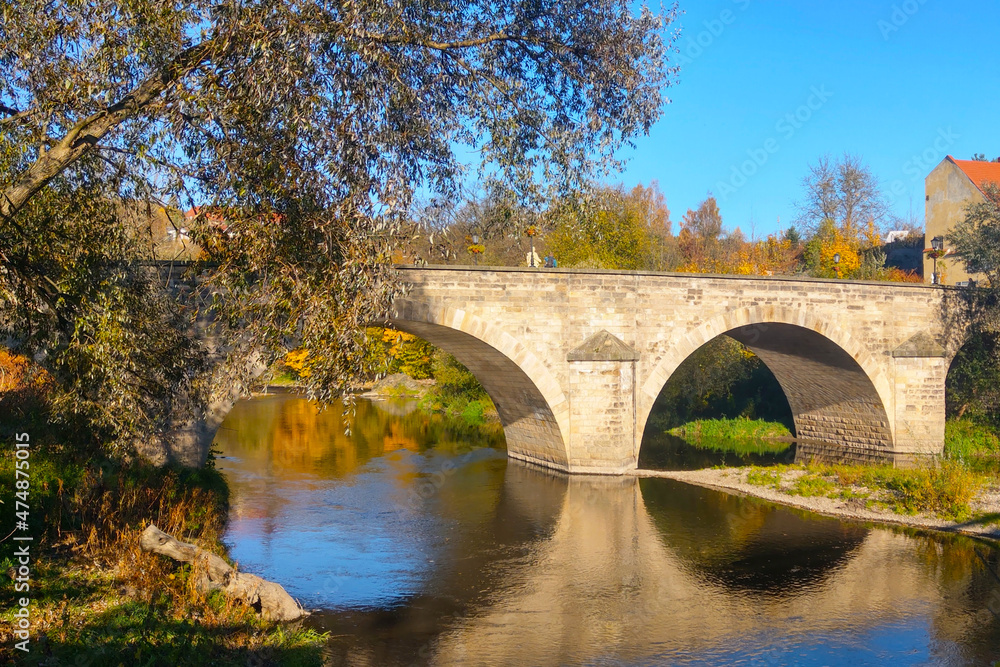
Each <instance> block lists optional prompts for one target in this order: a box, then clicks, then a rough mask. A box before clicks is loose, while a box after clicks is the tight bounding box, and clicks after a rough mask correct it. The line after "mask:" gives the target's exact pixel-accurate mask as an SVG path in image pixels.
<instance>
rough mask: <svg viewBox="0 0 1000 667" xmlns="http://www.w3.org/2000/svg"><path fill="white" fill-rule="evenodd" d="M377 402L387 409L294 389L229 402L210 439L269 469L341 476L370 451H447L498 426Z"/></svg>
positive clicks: (494, 441) (485, 438) (494, 440)
mask: <svg viewBox="0 0 1000 667" xmlns="http://www.w3.org/2000/svg"><path fill="white" fill-rule="evenodd" d="M385 407H388V408H389V409H388V410H385V409H382V408H381V407H379V404H375V403H372V402H370V401H366V400H357V401H356V402H355V404H354V407H353V410H352V411H349V412H347V414H345V411H344V407H343V405H342V404H341V403H339V402H337V403H334V404H333V405H331V406H330V407H329V408H327V409H325V410H320V409H319V408H318V407H317V405H316V404H315V403H312V402H310V401H307V400H306V399H304V398H301V397H298V396H294V395H280V394H279V395H275V396H264V397H259V398H256V399H252V400H248V401H241V402H239V403H237V404H236V406H235V407H234V408H233V410H232V412H231V413H230V414H229V416H228V417H227V419H226V421H225V423H224V424H223V425H222V428H221V429H220V430H219V435H218V437H217V440H216V444H217V445H218V446H220V447H221V449H222V451H223V453H224V454H232V455H235V456H239V457H241V458H246V459H253V460H259V462H260V464H261V465H264V464H265V463H267V464H269V465H270V466H273V474H277V475H282V474H291V473H306V474H318V475H320V476H322V477H343V476H345V475H348V474H351V473H353V472H354V471H355V470H357V469H358V468H359V467H360V466H362V465H364V464H365V463H367V462H369V461H370V460H372V459H373V458H376V457H379V456H382V455H384V454H389V453H392V452H396V451H400V450H407V451H410V452H424V451H427V450H428V449H434V450H439V451H445V452H449V453H454V452H456V451H466V450H469V449H472V448H474V447H482V446H492V447H496V446H499V445H500V443H501V442H502V438H503V432H502V429H501V428H500V427H499V425H495V424H486V425H482V426H468V425H464V424H458V423H455V422H454V420H450V419H448V418H446V417H444V416H443V415H428V414H424V413H421V412H419V411H409V412H407V413H405V414H398V413H400V412H401V411H399V410H393V409H392V404H391V403H390V404H387V405H386V406H385ZM394 412H395V413H397V414H393V413H394ZM348 431H349V432H350V435H348Z"/></svg>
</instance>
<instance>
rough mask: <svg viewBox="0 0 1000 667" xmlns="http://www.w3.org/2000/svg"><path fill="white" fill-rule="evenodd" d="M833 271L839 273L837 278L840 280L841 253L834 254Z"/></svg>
mask: <svg viewBox="0 0 1000 667" xmlns="http://www.w3.org/2000/svg"><path fill="white" fill-rule="evenodd" d="M833 270H834V271H836V272H837V278H840V253H839V252H835V253H833Z"/></svg>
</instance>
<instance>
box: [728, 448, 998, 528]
mask: <svg viewBox="0 0 1000 667" xmlns="http://www.w3.org/2000/svg"><path fill="white" fill-rule="evenodd" d="M790 470H803V471H804V472H805V474H803V475H802V476H800V477H798V478H797V479H796V480H794V481H793V482H791V483H790V484H789V488H788V489H786V490H785V492H786V493H788V494H790V495H799V496H806V497H815V496H827V497H835V498H841V499H844V500H849V499H852V498H862V499H866V500H868V501H870V502H871V503H873V504H875V505H878V506H881V507H885V508H887V509H890V510H892V511H894V512H896V513H897V514H909V515H912V514H918V513H928V514H932V515H936V516H939V517H941V518H944V519H949V520H953V521H965V520H968V519H969V518H971V517H972V509H971V505H970V504H971V502H972V500H973V499H974V498H975V497H976V495H977V494H978V493H979V492H980V491H981V490H982V489H983V487H984V486H985V484H986V482H987V480H986V478H985V477H984V476H983V475H981V474H978V473H976V472H974V471H972V470H970V469H969V468H968V467H966V466H964V465H963V464H962V463H961V462H958V461H951V460H945V461H942V462H941V463H940V464H939V465H936V466H927V467H920V468H909V469H907V468H893V467H891V466H862V465H817V464H812V465H809V466H775V467H773V468H757V467H752V468H750V469H749V471H748V473H747V483H748V484H753V485H756V486H766V487H770V488H773V489H782V478H783V473H785V472H787V471H790Z"/></svg>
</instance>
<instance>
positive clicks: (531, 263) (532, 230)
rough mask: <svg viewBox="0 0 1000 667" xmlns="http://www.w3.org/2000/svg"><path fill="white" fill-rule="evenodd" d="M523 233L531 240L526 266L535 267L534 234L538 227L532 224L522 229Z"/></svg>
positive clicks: (536, 232)
mask: <svg viewBox="0 0 1000 667" xmlns="http://www.w3.org/2000/svg"><path fill="white" fill-rule="evenodd" d="M524 233H525V234H527V235H528V238H529V239H530V240H531V254H529V255H528V266H530V267H531V268H535V235H536V234H538V228H537V227H535V226H534V225H532V226H530V227H528V228H527V229H526V230H524Z"/></svg>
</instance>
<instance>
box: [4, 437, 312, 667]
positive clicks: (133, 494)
mask: <svg viewBox="0 0 1000 667" xmlns="http://www.w3.org/2000/svg"><path fill="white" fill-rule="evenodd" d="M14 466H15V462H14V459H13V456H11V452H10V451H9V450H8V451H6V452H5V454H4V456H3V457H2V458H0V479H3V480H13V479H14V474H15V473H14ZM29 470H30V475H31V477H30V481H31V487H30V495H29V499H30V507H31V518H30V532H31V535H32V536H33V537H34V538H35V540H34V542H33V543H32V563H31V568H32V572H31V581H30V585H31V589H30V593H29V595H30V598H31V605H30V613H31V630H30V631H31V644H30V648H31V652H30V653H27V654H23V653H21V652H20V651H16V650H15V649H14V641H15V640H14V639H13V638H12V637H11V636H10V635H9V634H8V633H4V639H3V646H2V647H0V650H2V652H3V653H4V654H6V655H7V656H12V657H15V658H16V659H17V660H18V664H27V665H35V664H37V665H42V664H44V665H95V666H96V665H118V664H126V665H127V664H137V665H152V664H170V665H246V664H255V665H268V664H274V665H277V664H281V665H319V664H322V660H321V648H322V646H323V644H324V643H325V642H324V638H323V637H322V636H319V635H317V634H316V633H314V632H312V631H310V630H306V629H302V628H301V627H288V626H281V625H278V624H274V623H267V622H264V621H262V620H261V619H260V618H259V617H258V615H257V613H256V612H255V611H254V610H253V609H251V608H248V607H246V606H244V605H242V604H240V603H234V602H232V601H230V600H228V599H226V598H225V597H223V596H222V595H221V594H220V593H213V594H211V595H209V596H205V595H200V594H198V593H197V592H196V591H195V590H194V586H193V582H192V574H191V569H190V567H188V566H178V564H177V563H176V562H174V561H172V560H169V559H166V558H164V557H162V556H156V555H153V554H148V553H144V552H142V551H141V550H140V549H139V546H138V536H139V533H140V532H141V530H142V529H143V528H144V527H145V526H146V525H148V524H149V523H150V522H152V523H156V525H158V526H159V527H160V528H162V529H163V530H165V531H167V532H169V533H171V534H173V535H175V536H177V537H178V538H179V539H182V540H184V541H188V542H195V543H197V544H199V545H200V546H202V547H204V548H206V549H209V550H211V551H213V552H215V553H217V554H220V555H223V556H224V555H225V548H224V546H223V545H222V543H221V542H220V537H221V535H222V531H223V528H224V525H225V520H226V512H227V509H228V489H227V487H226V483H225V479H224V478H223V477H222V475H221V473H219V472H218V471H217V470H215V469H214V467H213V466H211V465H209V466H208V467H206V468H204V469H200V470H187V469H175V468H153V467H151V466H148V465H143V464H122V463H119V462H115V461H111V460H106V459H101V458H99V457H89V458H87V459H85V460H81V459H79V458H74V457H73V456H71V455H70V454H69V453H67V452H65V451H59V450H58V449H57V448H50V449H44V448H43V449H35V450H34V451H32V454H31V458H30V469H29ZM11 487H12V485H11V484H8V483H4V484H3V485H0V500H2V501H3V503H4V504H3V507H7V508H13V507H14V496H13V493H14V491H13V489H12V488H11ZM10 514H12V511H11V512H7V513H5V517H4V519H3V521H4V524H3V528H2V529H3V531H4V534H5V535H6V534H7V533H9V532H11V531H12V530H13V528H14V526H13V525H12V520H13V517H12V516H9V515H10ZM8 544H9V543H8ZM12 553H13V551H12V549H7V550H5V551H4V556H5V558H4V560H3V562H2V569H3V571H5V572H8V574H7V575H3V576H10V572H11V571H10V570H9V569H8V568H10V567H12V566H14V565H15V563H14V561H13V560H12V559H11V555H12ZM15 595H16V596H18V597H20V596H22V595H24V593H15V592H14V591H13V586H11V585H9V582H8V585H5V586H4V587H3V593H2V594H0V596H2V597H0V605H2V611H0V621H2V622H3V624H5V625H7V627H12V626H11V625H10V624H11V623H12V622H13V620H14V617H13V614H14V609H15V604H14V603H15Z"/></svg>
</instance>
